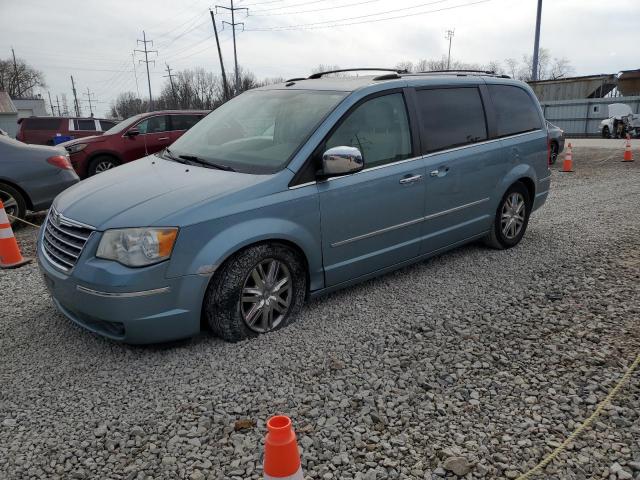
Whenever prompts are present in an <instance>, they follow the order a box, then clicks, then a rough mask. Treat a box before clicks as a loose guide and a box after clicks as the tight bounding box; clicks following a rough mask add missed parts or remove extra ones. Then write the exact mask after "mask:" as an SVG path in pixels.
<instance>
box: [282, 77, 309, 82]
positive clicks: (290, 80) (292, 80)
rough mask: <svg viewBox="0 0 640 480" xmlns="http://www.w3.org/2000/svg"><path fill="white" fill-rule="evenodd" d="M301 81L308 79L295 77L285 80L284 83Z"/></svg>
mask: <svg viewBox="0 0 640 480" xmlns="http://www.w3.org/2000/svg"><path fill="white" fill-rule="evenodd" d="M300 80H306V77H295V78H290V79H289V80H285V81H284V83H289V82H299V81H300Z"/></svg>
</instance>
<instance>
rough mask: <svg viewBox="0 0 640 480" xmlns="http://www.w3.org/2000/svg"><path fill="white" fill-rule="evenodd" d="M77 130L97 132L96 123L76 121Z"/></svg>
mask: <svg viewBox="0 0 640 480" xmlns="http://www.w3.org/2000/svg"><path fill="white" fill-rule="evenodd" d="M75 128H76V130H91V131H95V129H96V122H95V121H94V120H75Z"/></svg>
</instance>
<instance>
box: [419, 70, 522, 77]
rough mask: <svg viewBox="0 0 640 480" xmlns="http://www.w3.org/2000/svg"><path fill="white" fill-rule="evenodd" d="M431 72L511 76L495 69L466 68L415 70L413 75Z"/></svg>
mask: <svg viewBox="0 0 640 480" xmlns="http://www.w3.org/2000/svg"><path fill="white" fill-rule="evenodd" d="M429 73H462V74H466V73H470V74H478V75H490V76H493V77H500V78H511V77H510V76H509V75H503V74H499V73H496V72H494V71H493V70H464V69H452V70H427V71H423V72H415V73H414V74H413V75H421V74H429Z"/></svg>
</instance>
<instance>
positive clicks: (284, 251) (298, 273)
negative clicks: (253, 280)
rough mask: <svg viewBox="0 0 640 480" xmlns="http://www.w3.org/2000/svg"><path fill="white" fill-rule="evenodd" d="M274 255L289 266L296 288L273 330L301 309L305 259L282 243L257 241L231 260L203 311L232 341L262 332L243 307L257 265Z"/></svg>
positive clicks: (215, 279) (210, 289) (217, 278)
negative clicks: (247, 319)
mask: <svg viewBox="0 0 640 480" xmlns="http://www.w3.org/2000/svg"><path fill="white" fill-rule="evenodd" d="M272 259H274V260H277V261H279V262H281V263H282V264H284V265H285V266H286V267H287V269H288V273H289V274H290V277H291V284H292V285H291V286H292V291H291V294H290V295H291V297H290V300H289V307H288V310H287V311H286V313H285V314H284V315H283V319H282V320H281V321H280V323H279V324H278V325H276V326H275V327H274V328H273V329H271V330H269V331H274V330H278V329H280V328H283V327H285V326H286V325H288V324H289V323H291V321H292V320H293V319H294V318H295V316H296V315H297V314H298V313H299V311H300V309H301V308H302V305H303V304H304V299H305V296H306V292H307V275H306V272H305V269H304V266H303V261H302V259H301V258H300V256H299V255H298V254H297V253H296V252H295V251H293V250H291V249H290V248H288V247H286V246H285V245H282V244H277V243H273V244H261V245H256V246H254V247H250V248H247V249H246V250H243V251H241V252H239V253H237V254H236V255H234V256H233V257H231V258H230V259H229V260H227V261H226V262H225V263H224V264H223V266H222V267H221V268H220V270H219V271H218V272H216V274H215V275H214V277H213V278H212V280H211V283H210V284H209V287H208V288H207V293H206V294H205V299H204V304H203V315H204V316H205V318H206V320H207V323H208V324H209V326H210V327H211V329H212V330H213V332H214V334H216V335H217V336H219V337H220V338H222V339H223V340H226V341H228V342H238V341H240V340H244V339H247V338H253V337H256V336H258V335H259V334H260V333H258V332H257V331H254V330H252V329H251V328H250V327H249V326H248V324H247V322H245V320H244V316H243V313H242V311H241V308H242V305H241V298H242V293H243V288H244V287H245V283H246V282H247V281H248V279H249V276H250V274H251V272H252V271H253V270H254V268H256V267H257V266H258V265H259V264H261V263H262V262H265V261H269V260H272ZM264 333H267V332H264Z"/></svg>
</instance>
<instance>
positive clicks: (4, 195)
mask: <svg viewBox="0 0 640 480" xmlns="http://www.w3.org/2000/svg"><path fill="white" fill-rule="evenodd" d="M0 200H2V204H3V205H4V211H5V212H6V213H7V215H9V223H10V224H11V225H13V223H14V222H15V221H16V219H15V217H17V216H18V213H19V211H18V201H17V200H16V199H15V198H13V196H12V195H11V194H10V193H9V192H5V191H3V190H0Z"/></svg>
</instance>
